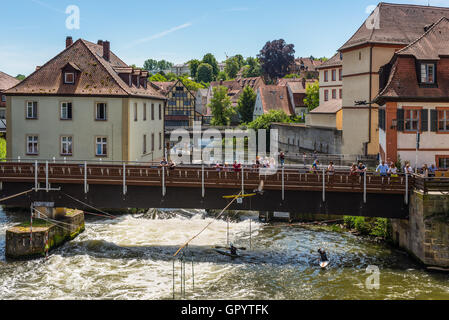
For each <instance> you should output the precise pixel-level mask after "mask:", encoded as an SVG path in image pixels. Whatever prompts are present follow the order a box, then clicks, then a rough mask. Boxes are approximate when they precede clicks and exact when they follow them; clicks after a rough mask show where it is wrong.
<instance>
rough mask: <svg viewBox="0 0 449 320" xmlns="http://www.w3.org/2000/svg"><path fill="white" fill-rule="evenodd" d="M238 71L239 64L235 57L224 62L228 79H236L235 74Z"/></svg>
mask: <svg viewBox="0 0 449 320" xmlns="http://www.w3.org/2000/svg"><path fill="white" fill-rule="evenodd" d="M239 71H240V64H239V62H238V60H237V59H236V58H235V57H232V58H229V59H228V60H226V66H225V72H226V74H227V75H228V77H229V78H230V79H234V78H235V77H237V73H238V72H239Z"/></svg>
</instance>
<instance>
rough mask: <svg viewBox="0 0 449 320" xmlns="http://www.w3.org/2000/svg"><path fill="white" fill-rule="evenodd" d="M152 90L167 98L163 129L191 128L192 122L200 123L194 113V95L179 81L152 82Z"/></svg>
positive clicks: (198, 117) (197, 114)
mask: <svg viewBox="0 0 449 320" xmlns="http://www.w3.org/2000/svg"><path fill="white" fill-rule="evenodd" d="M152 85H153V86H154V88H155V89H156V90H157V91H158V92H159V93H161V94H162V95H164V96H165V97H166V98H167V106H166V108H165V128H166V130H172V129H177V128H192V127H193V122H194V121H201V117H202V115H201V114H200V113H198V112H197V111H196V93H194V92H192V91H190V90H189V89H188V88H187V87H186V86H185V85H184V83H183V82H182V81H181V80H177V81H173V82H152Z"/></svg>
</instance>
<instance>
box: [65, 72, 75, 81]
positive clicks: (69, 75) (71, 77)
mask: <svg viewBox="0 0 449 320" xmlns="http://www.w3.org/2000/svg"><path fill="white" fill-rule="evenodd" d="M64 83H65V84H74V83H75V74H74V73H73V72H65V73H64Z"/></svg>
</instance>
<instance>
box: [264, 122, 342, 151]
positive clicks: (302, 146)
mask: <svg viewBox="0 0 449 320" xmlns="http://www.w3.org/2000/svg"><path fill="white" fill-rule="evenodd" d="M271 129H277V130H279V147H280V148H281V149H282V150H284V151H288V152H290V153H298V152H301V151H302V150H309V151H314V150H317V151H318V152H321V153H327V154H341V153H342V152H341V146H342V143H343V141H342V139H343V133H342V131H340V130H337V129H333V128H324V127H309V126H306V125H304V124H278V123H275V124H273V125H272V126H271Z"/></svg>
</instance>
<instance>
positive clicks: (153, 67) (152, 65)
mask: <svg viewBox="0 0 449 320" xmlns="http://www.w3.org/2000/svg"><path fill="white" fill-rule="evenodd" d="M143 68H144V69H145V70H147V71H149V72H153V71H157V60H154V59H148V60H146V61H145V62H144V63H143Z"/></svg>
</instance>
